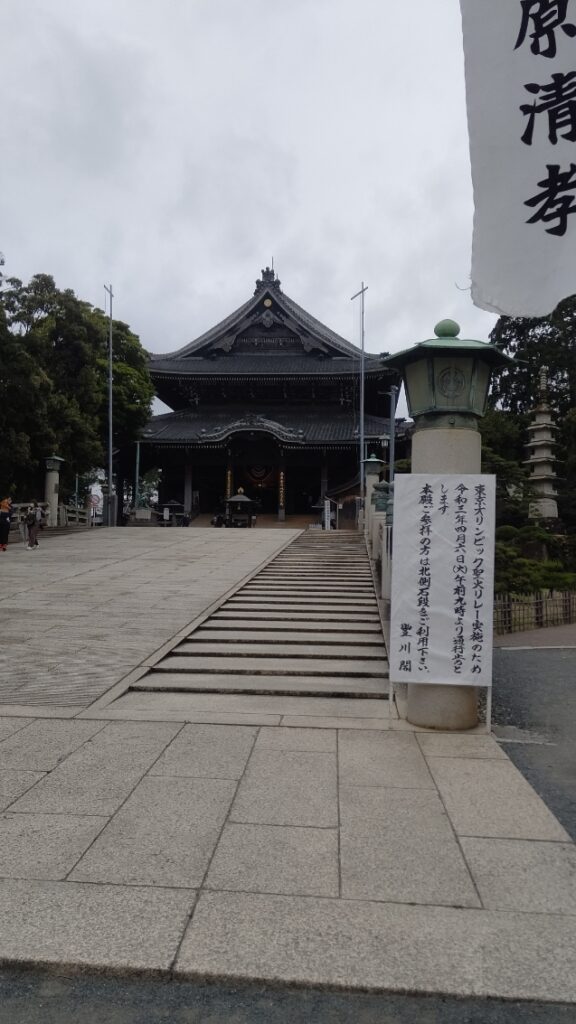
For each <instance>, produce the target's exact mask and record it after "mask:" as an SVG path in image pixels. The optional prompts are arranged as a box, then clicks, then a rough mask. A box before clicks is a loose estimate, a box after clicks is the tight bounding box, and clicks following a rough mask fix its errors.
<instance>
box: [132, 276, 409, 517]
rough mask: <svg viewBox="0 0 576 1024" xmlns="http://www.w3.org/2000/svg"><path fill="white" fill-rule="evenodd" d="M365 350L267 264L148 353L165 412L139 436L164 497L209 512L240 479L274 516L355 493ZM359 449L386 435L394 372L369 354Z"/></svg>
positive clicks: (376, 445)
mask: <svg viewBox="0 0 576 1024" xmlns="http://www.w3.org/2000/svg"><path fill="white" fill-rule="evenodd" d="M360 366H361V352H360V349H359V348H357V347H356V346H355V345H353V344H351V343H350V342H349V341H346V340H345V339H344V338H342V337H340V336H339V335H338V334H336V333H335V332H334V331H332V330H330V328H329V327H326V326H325V325H324V324H322V323H320V321H318V320H316V319H315V318H314V317H313V316H311V315H310V313H307V312H306V311H305V310H304V309H302V308H301V307H300V306H299V305H298V304H297V303H296V302H294V300H293V299H291V298H289V297H288V295H286V294H285V292H283V291H282V289H281V287H280V281H279V280H278V278H277V277H276V275H275V273H274V271H273V270H270V269H269V268H266V269H265V270H263V271H262V276H261V278H260V279H259V280H258V281H257V282H256V290H255V292H254V294H253V295H252V296H251V298H249V299H248V301H247V302H245V303H244V305H242V306H240V308H239V309H237V310H235V311H234V312H233V313H230V315H229V316H227V317H226V318H225V319H223V320H222V321H221V322H220V323H218V324H216V326H215V327H212V328H211V329H210V330H209V331H206V333H205V334H202V335H201V336H200V337H199V338H197V339H196V340H195V341H192V342H190V343H189V344H188V345H185V346H184V348H181V349H179V350H178V351H177V352H171V353H168V354H161V355H153V356H152V357H151V361H150V372H151V376H152V380H153V382H154V386H155V389H156V394H157V395H158V397H159V398H160V399H161V400H162V401H163V402H164V403H165V404H166V405H168V406H169V407H170V408H171V409H172V410H173V411H172V412H169V413H166V414H164V415H161V416H155V417H154V418H153V419H152V420H151V421H150V423H149V425H148V428H147V430H146V431H145V432H144V436H143V437H142V442H141V448H142V470H143V471H144V470H145V469H146V468H147V467H150V466H159V467H161V469H162V485H161V493H160V501H161V502H170V501H172V502H175V503H178V504H181V505H182V506H183V508H184V510H185V511H187V512H190V511H193V510H198V511H201V512H210V513H213V512H214V511H215V510H216V509H217V507H218V506H219V504H220V503H221V502H222V501H223V500H224V499H226V498H228V497H230V495H232V494H233V493H235V492H236V491H237V490H238V489H239V488H240V487H241V488H243V490H244V492H245V494H246V495H248V496H249V497H250V498H252V499H255V500H258V501H259V503H260V507H261V510H262V512H264V513H268V514H270V513H273V514H274V515H277V516H278V518H279V519H284V518H285V517H286V516H289V515H292V514H303V513H308V512H309V511H310V510H311V508H312V507H313V506H314V505H317V503H318V501H319V500H320V499H322V498H323V497H324V496H325V495H327V494H328V495H341V496H349V497H350V496H353V495H359V459H360V409H359V403H360ZM364 382H365V417H364V435H365V442H366V445H365V454H366V455H370V454H371V453H372V452H374V453H376V454H377V455H380V454H381V453H382V444H383V443H385V442H386V440H387V438H388V435H389V419H388V414H389V401H390V400H389V396H388V393H387V392H388V391H389V388H390V384H391V383H393V379H392V376H391V371H390V370H389V369H387V368H386V367H385V366H384V365H383V364H382V361H381V357H380V356H375V355H366V356H365V359H364Z"/></svg>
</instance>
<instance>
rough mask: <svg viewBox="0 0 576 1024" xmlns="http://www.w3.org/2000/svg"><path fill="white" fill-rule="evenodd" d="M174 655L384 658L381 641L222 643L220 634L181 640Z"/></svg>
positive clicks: (246, 641)
mask: <svg viewBox="0 0 576 1024" xmlns="http://www.w3.org/2000/svg"><path fill="white" fill-rule="evenodd" d="M173 654H174V655H175V656H180V655H186V656H189V657H192V658H196V657H198V656H199V655H210V656H211V657H220V656H222V657H227V658H228V657H233V656H239V657H241V658H245V657H258V658H260V657H266V658H270V656H271V655H272V654H273V655H274V657H275V658H288V659H289V660H292V659H294V658H322V659H325V658H342V659H343V660H344V661H346V660H347V659H350V658H352V659H353V660H354V659H364V658H368V659H373V658H385V657H386V649H385V647H384V641H382V644H380V645H374V644H372V645H371V646H364V645H362V644H348V645H344V644H342V645H338V644H328V643H320V644H314V643H306V642H305V641H300V642H298V643H291V644H287V643H282V642H279V641H276V642H275V643H272V642H271V641H269V642H268V643H260V642H258V641H254V640H248V639H246V640H242V641H241V642H238V641H233V640H229V641H228V642H227V643H225V642H223V641H222V640H221V638H220V637H217V638H216V639H213V640H212V641H209V640H196V639H190V640H184V641H183V642H182V643H181V644H178V647H175V648H174V651H173Z"/></svg>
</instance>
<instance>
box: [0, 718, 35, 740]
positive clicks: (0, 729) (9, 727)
mask: <svg viewBox="0 0 576 1024" xmlns="http://www.w3.org/2000/svg"><path fill="white" fill-rule="evenodd" d="M29 724H31V723H29V722H27V721H26V720H25V719H24V718H20V719H18V718H0V743H1V742H2V740H5V739H7V738H8V736H12V734H13V733H15V732H19V731H20V729H24V728H25V727H26V726H27V725H29Z"/></svg>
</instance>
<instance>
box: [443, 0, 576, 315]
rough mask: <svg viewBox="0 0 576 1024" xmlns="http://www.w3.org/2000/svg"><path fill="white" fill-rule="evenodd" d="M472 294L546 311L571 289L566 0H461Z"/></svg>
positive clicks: (522, 309) (573, 104)
mask: <svg viewBox="0 0 576 1024" xmlns="http://www.w3.org/2000/svg"><path fill="white" fill-rule="evenodd" d="M461 8H462V23H463V29H464V54H465V65H466V93H467V105H468V127H469V134H470V154H471V162H472V179H473V183H474V204H475V213H474V241H473V246H472V299H473V301H474V303H475V305H477V306H480V307H481V308H482V309H488V310H492V311H493V312H496V313H505V314H507V315H509V316H546V315H547V314H549V313H550V312H552V310H553V309H554V308H555V306H556V305H557V304H558V302H560V300H561V299H564V298H566V297H567V296H568V295H573V294H574V293H576V147H575V145H574V144H575V142H576V0H461Z"/></svg>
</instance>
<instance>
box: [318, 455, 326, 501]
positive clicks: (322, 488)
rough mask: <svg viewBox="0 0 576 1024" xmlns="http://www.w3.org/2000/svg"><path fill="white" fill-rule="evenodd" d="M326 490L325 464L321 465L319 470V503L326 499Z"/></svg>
mask: <svg viewBox="0 0 576 1024" xmlns="http://www.w3.org/2000/svg"><path fill="white" fill-rule="evenodd" d="M327 490H328V466H327V464H326V462H323V463H322V466H321V469H320V501H324V498H325V497H326V491H327Z"/></svg>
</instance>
